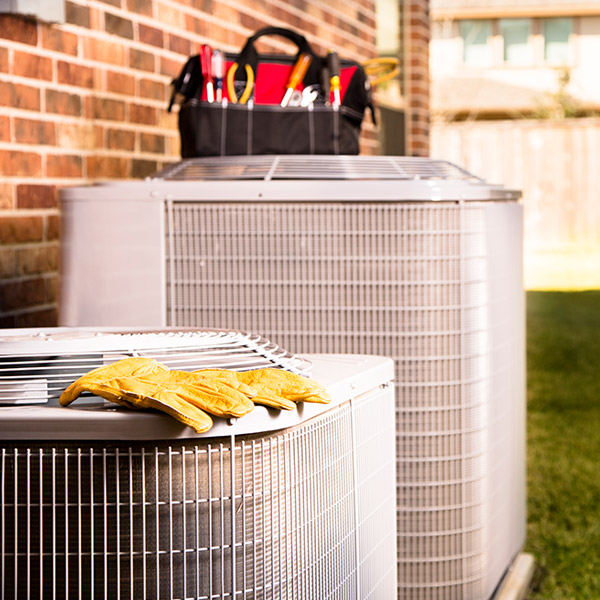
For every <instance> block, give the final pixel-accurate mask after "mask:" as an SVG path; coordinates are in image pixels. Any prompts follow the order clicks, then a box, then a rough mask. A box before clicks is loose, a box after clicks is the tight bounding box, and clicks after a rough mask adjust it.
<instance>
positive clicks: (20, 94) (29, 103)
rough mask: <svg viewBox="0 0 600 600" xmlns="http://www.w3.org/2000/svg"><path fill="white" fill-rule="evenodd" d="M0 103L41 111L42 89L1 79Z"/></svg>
mask: <svg viewBox="0 0 600 600" xmlns="http://www.w3.org/2000/svg"><path fill="white" fill-rule="evenodd" d="M0 105H1V106H10V107H11V108H21V109H23V110H36V111H39V110H40V90H39V89H37V88H33V87H30V86H28V85H20V84H15V83H9V82H8V81H0Z"/></svg>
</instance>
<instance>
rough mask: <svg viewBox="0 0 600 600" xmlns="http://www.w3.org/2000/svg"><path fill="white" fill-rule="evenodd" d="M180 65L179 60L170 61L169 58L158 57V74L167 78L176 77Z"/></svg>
mask: <svg viewBox="0 0 600 600" xmlns="http://www.w3.org/2000/svg"><path fill="white" fill-rule="evenodd" d="M181 67H182V63H181V61H179V60H171V59H170V58H165V57H164V56H161V57H160V73H161V75H168V76H169V77H176V76H177V75H179V71H181Z"/></svg>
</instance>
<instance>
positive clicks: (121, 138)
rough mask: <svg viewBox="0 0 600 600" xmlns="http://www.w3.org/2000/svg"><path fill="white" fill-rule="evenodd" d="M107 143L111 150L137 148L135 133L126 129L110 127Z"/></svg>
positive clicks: (130, 150) (131, 149)
mask: <svg viewBox="0 0 600 600" xmlns="http://www.w3.org/2000/svg"><path fill="white" fill-rule="evenodd" d="M106 145H107V147H108V148H110V149H111V150H128V151H129V152H132V151H133V150H134V149H135V133H134V132H133V131H127V130H124V129H109V130H108V139H107V142H106Z"/></svg>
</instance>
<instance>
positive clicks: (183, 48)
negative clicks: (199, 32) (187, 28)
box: [169, 34, 197, 56]
mask: <svg viewBox="0 0 600 600" xmlns="http://www.w3.org/2000/svg"><path fill="white" fill-rule="evenodd" d="M169 50H171V51H172V52H177V53H178V54H183V55H184V56H189V55H190V54H191V53H192V43H191V42H190V40H188V39H185V38H182V37H180V36H178V35H173V34H171V35H170V36H169ZM196 51H197V50H196Z"/></svg>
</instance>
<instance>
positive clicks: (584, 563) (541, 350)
mask: <svg viewBox="0 0 600 600" xmlns="http://www.w3.org/2000/svg"><path fill="white" fill-rule="evenodd" d="M527 377H528V381H527V390H528V406H527V410H528V418H527V435H528V458H527V463H528V464H527V469H528V476H527V479H528V490H527V493H528V527H527V543H526V547H525V550H526V551H527V552H530V553H531V554H532V555H533V556H534V558H535V560H536V563H537V565H538V572H537V573H536V578H535V588H534V590H533V591H532V593H531V595H530V596H529V598H530V600H541V599H550V598H551V599H559V598H560V599H561V600H569V599H579V598H581V599H585V600H590V599H598V598H600V291H589V292H529V293H528V294H527Z"/></svg>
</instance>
